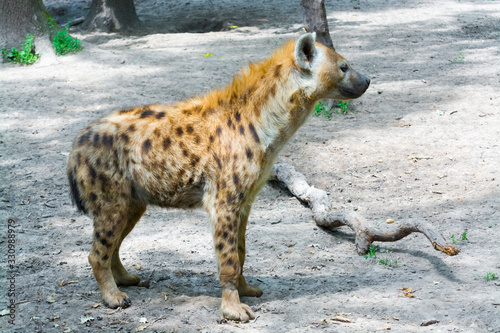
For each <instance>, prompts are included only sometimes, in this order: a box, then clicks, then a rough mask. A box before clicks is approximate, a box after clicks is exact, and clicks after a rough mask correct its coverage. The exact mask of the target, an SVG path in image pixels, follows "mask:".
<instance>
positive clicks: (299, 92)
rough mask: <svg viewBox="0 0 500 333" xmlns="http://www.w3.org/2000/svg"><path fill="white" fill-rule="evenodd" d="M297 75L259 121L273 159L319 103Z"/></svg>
mask: <svg viewBox="0 0 500 333" xmlns="http://www.w3.org/2000/svg"><path fill="white" fill-rule="evenodd" d="M294 74H295V73H292V75H291V76H290V77H289V79H288V82H285V83H284V84H283V85H281V86H280V87H279V88H278V91H277V92H276V95H275V97H274V98H271V99H269V100H268V102H267V104H265V105H264V106H263V107H262V109H261V113H260V114H261V116H260V121H259V122H257V126H256V127H257V133H259V136H260V137H261V138H262V143H263V145H264V149H265V153H266V156H268V157H269V158H270V159H272V160H274V158H276V156H277V155H278V153H279V152H280V151H281V149H282V148H283V147H284V146H285V144H286V143H287V142H288V141H289V140H290V139H291V138H292V136H293V135H294V134H295V132H296V131H297V130H298V129H299V128H300V127H301V126H302V125H303V124H304V123H305V121H306V120H307V118H308V117H309V115H310V114H311V112H312V110H313V107H314V104H315V101H314V100H313V99H312V98H311V97H310V96H309V94H308V93H307V92H306V90H305V89H304V87H301V86H300V85H299V84H297V82H298V80H297V79H296V78H295V77H293V75H294ZM297 75H298V74H297Z"/></svg>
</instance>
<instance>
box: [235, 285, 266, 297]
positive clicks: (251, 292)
mask: <svg viewBox="0 0 500 333" xmlns="http://www.w3.org/2000/svg"><path fill="white" fill-rule="evenodd" d="M238 294H240V296H247V297H260V296H262V294H263V293H262V290H260V288H259V287H257V286H252V285H249V284H247V285H246V286H243V287H238Z"/></svg>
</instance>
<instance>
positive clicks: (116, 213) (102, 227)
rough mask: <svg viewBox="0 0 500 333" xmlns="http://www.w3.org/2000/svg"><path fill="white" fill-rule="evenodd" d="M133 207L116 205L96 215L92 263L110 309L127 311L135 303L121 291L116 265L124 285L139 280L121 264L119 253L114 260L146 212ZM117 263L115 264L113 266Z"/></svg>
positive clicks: (91, 253) (102, 293)
mask: <svg viewBox="0 0 500 333" xmlns="http://www.w3.org/2000/svg"><path fill="white" fill-rule="evenodd" d="M117 206H118V207H117ZM127 206H128V207H127ZM130 207H134V206H133V205H114V206H113V207H105V208H103V209H101V211H100V213H99V214H95V215H94V241H93V243H92V249H91V251H90V254H89V263H90V265H91V266H92V270H93V272H94V276H95V279H96V281H97V284H98V285H99V289H100V291H101V296H102V299H103V301H104V303H105V304H106V305H107V306H108V307H110V308H117V307H122V308H126V307H128V306H130V304H131V301H130V299H129V298H128V296H127V294H126V293H124V292H121V291H120V290H119V289H118V286H117V283H116V282H115V276H114V274H113V270H112V266H114V267H117V268H116V270H115V274H117V273H118V274H117V276H118V277H119V278H118V280H119V281H120V282H122V280H127V281H128V282H129V283H130V282H135V280H136V278H135V277H133V276H132V277H131V275H132V274H129V273H128V272H127V271H126V270H125V268H124V267H123V265H121V262H120V260H119V257H118V252H116V257H115V259H114V260H113V256H114V255H115V250H118V249H119V247H120V245H121V242H122V241H123V238H125V236H126V235H127V234H128V233H129V232H130V231H131V230H132V228H133V227H134V225H135V223H136V222H137V221H138V220H139V218H140V216H141V215H142V213H143V212H144V209H145V208H144V207H142V209H135V210H132V211H131V209H130ZM120 208H121V209H120ZM132 217H133V218H132ZM113 261H114V265H112V262H113ZM118 263H119V264H118ZM125 277H126V278H125ZM137 278H138V277H137Z"/></svg>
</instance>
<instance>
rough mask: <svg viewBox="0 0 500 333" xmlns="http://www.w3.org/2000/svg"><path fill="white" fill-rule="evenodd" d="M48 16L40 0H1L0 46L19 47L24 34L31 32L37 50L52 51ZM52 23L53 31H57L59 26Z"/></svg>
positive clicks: (7, 47)
mask: <svg viewBox="0 0 500 333" xmlns="http://www.w3.org/2000/svg"><path fill="white" fill-rule="evenodd" d="M50 18H51V16H50V14H49V13H48V12H47V9H46V8H45V6H44V4H43V2H42V0H1V1H0V48H3V47H5V48H6V49H7V51H9V50H10V49H11V48H12V47H15V48H17V49H20V48H21V45H22V43H23V42H24V41H25V40H26V35H27V34H31V35H33V36H35V40H34V41H35V44H36V48H37V51H41V52H42V53H43V52H46V51H52V45H51V43H50V39H51V37H52V34H51V32H50V28H49V25H48V22H49V19H50ZM54 25H55V29H54V30H55V31H54V33H57V31H58V30H59V26H58V25H57V23H55V22H54ZM51 53H53V51H52V52H51Z"/></svg>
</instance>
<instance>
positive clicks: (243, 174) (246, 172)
mask: <svg viewBox="0 0 500 333" xmlns="http://www.w3.org/2000/svg"><path fill="white" fill-rule="evenodd" d="M369 84H370V80H369V79H368V78H367V77H365V76H363V75H362V74H359V73H357V72H356V71H354V70H353V69H352V68H351V67H350V65H349V64H348V62H347V61H346V60H345V59H344V58H342V57H341V56H340V55H338V54H337V53H336V52H334V51H332V50H330V49H328V48H326V47H324V46H322V45H320V44H317V43H315V35H314V34H305V35H303V36H302V37H300V38H299V40H298V41H296V42H294V41H291V42H289V43H287V44H285V45H284V46H283V47H282V48H280V49H278V50H277V51H276V52H275V53H274V54H273V55H272V56H271V57H270V58H268V59H267V60H264V61H262V62H260V63H257V64H252V63H250V64H249V67H248V68H247V69H245V70H243V71H242V72H241V73H240V74H239V75H236V76H235V77H234V78H233V81H232V83H231V84H230V85H228V86H227V88H225V89H221V90H214V91H212V92H210V93H209V94H207V95H206V96H202V97H195V98H192V99H189V100H187V101H183V102H179V103H177V104H174V105H148V106H144V107H138V108H133V109H129V110H122V111H116V112H113V113H111V114H110V115H108V116H105V117H103V118H101V119H99V120H96V121H94V122H93V123H91V124H90V125H88V126H87V127H85V128H84V129H83V130H82V131H81V133H80V134H78V136H77V137H76V139H75V142H74V144H73V148H72V151H71V154H70V156H69V161H68V169H67V173H68V179H69V183H70V188H71V194H72V197H73V201H74V203H75V204H76V206H77V207H78V209H79V210H80V211H82V212H84V213H87V214H89V215H90V216H92V218H93V220H94V233H93V244H92V249H91V251H90V254H89V257H88V259H89V262H90V265H91V266H92V269H93V272H94V276H95V278H96V280H97V283H98V285H99V289H100V291H101V295H102V298H103V300H104V302H105V304H106V305H108V306H109V307H112V308H116V307H127V306H129V305H130V304H131V302H130V299H129V298H128V297H127V294H125V293H124V292H121V291H120V290H119V289H118V287H117V286H119V285H121V286H130V285H137V284H138V283H139V282H140V280H139V277H138V276H137V275H135V274H131V273H129V272H127V270H126V269H125V267H123V265H122V263H121V261H120V255H119V251H120V245H121V244H122V241H123V239H124V238H125V237H126V236H127V235H128V234H129V233H130V231H132V229H133V228H134V226H135V224H136V223H137V221H139V219H140V218H141V216H142V214H143V213H144V211H145V210H146V206H147V205H148V204H152V205H157V206H161V207H180V208H191V207H204V208H205V210H206V211H207V212H208V215H209V217H210V221H211V223H212V226H213V238H214V244H215V252H216V256H217V263H218V269H219V281H220V284H221V286H222V305H221V311H222V313H223V315H224V316H225V317H226V318H228V319H235V320H241V321H248V320H249V319H251V318H254V314H253V312H252V310H251V309H250V307H249V306H247V305H246V304H243V303H241V302H240V296H255V297H259V296H260V295H262V291H261V290H260V289H259V288H258V287H257V286H252V285H248V284H247V283H246V281H245V278H244V277H243V264H244V262H245V230H246V225H247V220H248V215H249V213H250V208H251V206H252V203H253V201H254V199H255V196H256V195H257V193H258V192H259V190H260V189H261V188H262V186H263V185H264V184H265V182H266V180H267V177H268V176H269V173H270V170H271V166H272V164H273V162H274V160H275V158H276V156H277V155H278V153H279V151H280V150H281V149H282V148H283V146H284V145H285V143H286V142H287V141H288V140H289V139H290V138H291V137H292V135H293V134H294V133H295V131H296V130H297V129H298V128H299V127H300V126H301V125H302V124H303V123H304V122H305V121H306V119H307V117H308V116H309V115H310V113H311V111H312V110H313V108H314V106H315V104H316V103H317V102H318V101H319V100H321V99H340V100H348V99H353V98H357V97H359V96H361V95H362V94H363V93H364V92H365V91H366V89H367V88H368V86H369Z"/></svg>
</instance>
